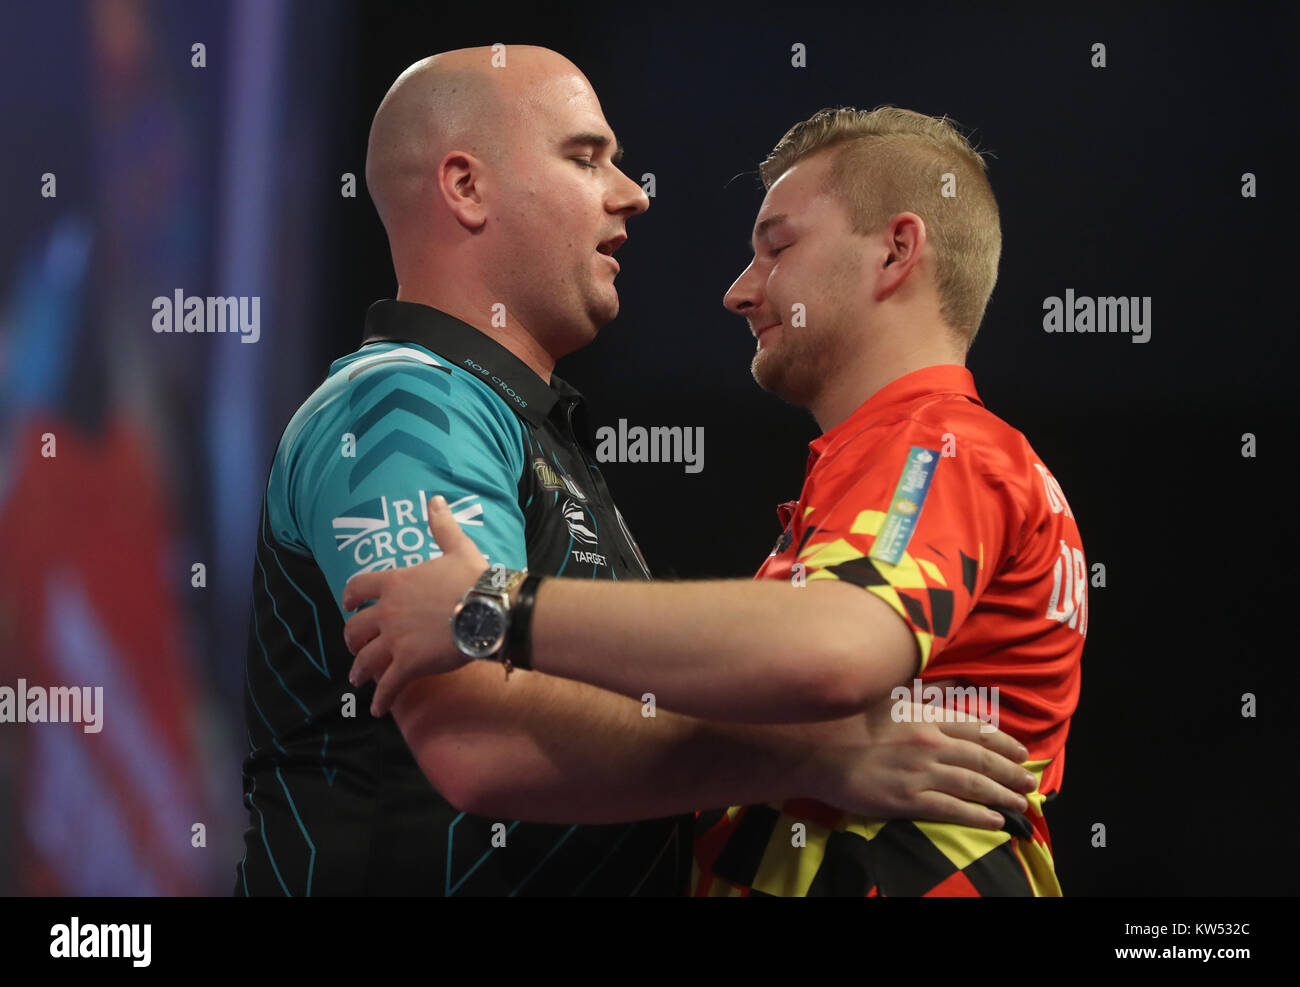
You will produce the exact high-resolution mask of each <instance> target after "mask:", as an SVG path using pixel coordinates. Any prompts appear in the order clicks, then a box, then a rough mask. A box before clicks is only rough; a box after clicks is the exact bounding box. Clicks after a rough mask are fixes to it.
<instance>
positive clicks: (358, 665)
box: [348, 637, 393, 687]
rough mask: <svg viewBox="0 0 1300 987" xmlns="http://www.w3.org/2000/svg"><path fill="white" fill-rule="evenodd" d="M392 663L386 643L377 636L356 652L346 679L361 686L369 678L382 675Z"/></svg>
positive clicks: (354, 684)
mask: <svg viewBox="0 0 1300 987" xmlns="http://www.w3.org/2000/svg"><path fill="white" fill-rule="evenodd" d="M392 663H393V656H392V653H391V652H390V651H389V648H388V643H387V642H386V641H385V640H384V639H383V638H382V637H377V638H375V639H374V640H372V641H371V642H370V643H369V644H367V645H366V646H365V647H364V648H362V649H361V651H360V652H359V653H358V654H357V658H356V661H354V662H353V663H352V668H351V670H350V671H349V672H348V681H349V682H351V683H352V685H353V686H356V687H360V686H363V685H365V684H366V683H367V682H369V681H370V680H371V679H373V678H376V677H377V676H380V675H383V674H384V672H385V671H386V670H387V669H388V666H389V665H391V664H392Z"/></svg>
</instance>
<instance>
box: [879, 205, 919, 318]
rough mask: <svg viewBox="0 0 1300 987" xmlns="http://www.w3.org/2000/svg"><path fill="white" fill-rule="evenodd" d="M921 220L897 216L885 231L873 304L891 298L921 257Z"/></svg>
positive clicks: (906, 214)
mask: <svg viewBox="0 0 1300 987" xmlns="http://www.w3.org/2000/svg"><path fill="white" fill-rule="evenodd" d="M926 240H927V236H926V230H925V220H923V219H922V218H921V217H920V216H918V215H917V214H916V213H914V212H900V213H899V214H898V215H897V216H895V217H894V218H893V219H891V220H890V221H889V226H888V227H887V228H886V229H885V241H886V243H885V246H886V251H887V252H886V255H885V261H884V264H883V266H882V268H881V272H880V278H879V280H878V281H877V282H876V300H877V301H879V300H880V299H882V298H885V297H887V296H888V295H890V294H892V293H893V292H894V290H895V289H897V288H898V286H899V285H900V284H902V283H903V281H904V280H905V279H906V278H907V276H908V275H909V274H911V273H912V270H913V269H914V268H915V267H916V265H917V264H919V263H920V262H921V255H922V254H923V253H925V244H926Z"/></svg>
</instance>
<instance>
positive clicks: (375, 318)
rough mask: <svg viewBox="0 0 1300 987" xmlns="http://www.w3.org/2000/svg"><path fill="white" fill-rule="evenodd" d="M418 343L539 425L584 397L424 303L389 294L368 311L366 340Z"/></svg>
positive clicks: (463, 323) (465, 323)
mask: <svg viewBox="0 0 1300 987" xmlns="http://www.w3.org/2000/svg"><path fill="white" fill-rule="evenodd" d="M379 342H394V343H417V344H419V345H420V346H423V347H424V348H425V349H427V350H429V351H431V352H433V353H436V354H438V355H439V356H441V357H444V358H446V359H448V360H451V361H452V362H454V363H456V364H458V365H459V366H461V367H463V368H464V369H466V370H469V371H470V372H472V373H475V374H477V375H478V377H479V379H480V380H481V381H483V383H485V384H487V385H488V386H489V387H491V388H492V389H493V390H495V391H496V392H497V393H498V394H500V395H501V399H502V400H503V401H505V403H506V404H508V405H509V406H510V407H511V408H512V409H514V411H515V412H516V413H517V414H519V415H520V416H522V417H523V418H525V419H527V420H528V421H529V422H531V423H532V424H533V425H534V426H535V427H540V426H541V425H542V423H543V422H545V421H546V419H547V418H548V417H549V416H550V414H551V409H552V408H554V407H555V405H556V403H557V402H558V401H559V400H560V399H561V398H565V399H568V400H573V399H576V400H577V401H578V402H581V401H582V395H581V394H579V393H578V391H577V390H575V389H574V388H573V387H571V386H570V385H569V384H567V383H565V382H564V381H563V380H561V379H560V378H559V377H556V376H555V375H554V374H552V375H551V383H550V385H549V386H547V384H546V382H545V381H544V380H542V378H540V377H538V376H537V374H535V373H534V372H533V371H532V370H531V369H530V368H529V366H528V364H526V363H524V361H523V360H521V359H519V357H517V356H515V355H514V354H513V353H511V352H510V351H509V350H508V349H506V348H505V347H504V346H502V345H501V344H500V343H498V342H497V341H496V340H495V339H492V338H491V337H490V336H488V335H487V334H486V333H484V332H481V331H480V330H478V329H475V328H474V327H473V326H471V325H470V324H469V323H467V322H462V321H461V320H460V319H457V318H456V317H455V316H451V315H448V314H447V313H446V312H443V311H440V310H439V309H436V308H432V307H430V306H428V305H421V304H419V303H418V302H399V301H397V300H396V299H393V298H385V299H383V300H382V301H378V302H375V303H374V304H373V305H371V306H370V309H369V311H367V312H366V335H365V339H364V341H363V345H364V344H365V343H379Z"/></svg>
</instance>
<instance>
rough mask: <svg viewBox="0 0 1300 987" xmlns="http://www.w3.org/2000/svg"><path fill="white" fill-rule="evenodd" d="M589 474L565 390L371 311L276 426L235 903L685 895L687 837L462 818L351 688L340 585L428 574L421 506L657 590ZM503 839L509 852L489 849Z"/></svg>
mask: <svg viewBox="0 0 1300 987" xmlns="http://www.w3.org/2000/svg"><path fill="white" fill-rule="evenodd" d="M594 458H595V457H594V454H593V452H592V440H591V431H590V426H589V424H588V422H587V420H586V416H585V410H584V403H583V399H582V396H581V395H580V394H579V393H578V392H577V391H576V390H574V389H573V388H572V387H570V386H569V385H568V384H566V383H565V382H564V381H562V380H560V379H559V378H558V377H552V378H551V382H550V384H549V385H548V384H547V383H546V382H544V381H543V380H541V378H539V377H538V376H537V375H536V374H535V373H533V372H532V371H531V370H530V369H529V368H528V367H527V366H526V365H525V364H524V363H523V362H522V361H521V360H519V359H518V358H516V357H515V356H514V355H513V354H511V353H510V352H509V351H507V350H506V349H505V348H504V347H502V346H500V345H499V344H497V343H496V342H495V341H493V340H492V339H490V338H489V337H488V336H486V335H485V334H483V333H481V332H479V331H478V330H477V329H474V328H473V327H472V326H469V325H467V324H465V323H463V322H461V321H460V320H458V319H455V318H453V317H451V316H449V315H447V314H445V313H443V312H440V311H438V310H436V309H433V308H429V307H428V306H424V305H417V304H414V303H410V302H399V301H393V300H386V301H381V302H377V303H375V304H374V305H373V306H371V308H370V311H369V312H368V313H367V316H366V339H365V342H364V344H363V345H362V346H361V348H360V349H359V350H357V351H356V352H355V353H352V354H350V355H348V356H345V357H343V358H342V359H340V360H337V361H335V362H334V364H333V365H332V366H331V367H330V370H329V374H328V376H327V377H326V379H325V381H324V383H322V384H321V385H320V387H318V388H317V389H316V391H315V393H313V394H312V395H311V396H310V397H309V398H308V399H307V401H306V402H305V403H304V404H303V406H302V407H301V408H299V410H298V412H297V414H295V415H294V417H293V419H292V420H291V421H290V422H289V425H288V427H287V428H286V429H285V432H284V436H283V438H281V440H280V445H279V448H278V450H277V452H276V456H275V461H274V463H273V465H272V468H271V475H270V480H269V482H268V483H267V489H266V497H265V500H264V502H263V505H262V511H261V520H260V530H259V532H258V539H257V557H256V561H255V564H254V567H253V613H252V621H251V627H250V631H249V644H248V654H247V658H246V679H247V692H246V702H245V707H246V715H247V723H248V744H249V748H248V756H247V759H246V760H245V762H244V804H245V806H246V807H247V809H248V812H249V823H250V825H249V828H248V830H247V831H246V832H245V835H244V844H245V853H244V858H243V860H241V861H240V863H239V865H238V868H237V874H236V880H235V894H236V895H310V894H316V895H321V894H335V895H337V894H343V895H365V894H418V895H515V894H521V895H532V894H539V895H571V894H596V895H631V894H642V895H645V894H652V895H673V894H682V893H684V890H685V886H686V881H687V875H688V874H689V867H690V850H691V845H690V839H691V828H690V820H689V818H685V819H682V818H678V819H663V820H654V821H648V822H640V823H633V824H630V825H617V826H555V825H545V824H537V823H525V822H517V821H512V820H498V819H485V818H479V817H475V816H471V815H467V814H466V813H463V812H460V811H458V810H457V809H455V808H454V807H453V806H452V805H451V804H450V803H448V802H447V800H446V799H444V798H443V797H442V796H441V795H439V794H438V792H437V791H436V790H435V789H434V788H433V786H432V785H431V784H430V783H429V781H428V779H427V778H426V777H425V776H424V774H423V773H422V772H421V771H420V769H419V767H418V766H417V765H416V763H415V760H414V758H413V756H412V755H411V752H410V750H409V748H408V747H407V746H406V743H405V742H404V741H403V739H402V736H401V734H400V732H399V731H398V728H397V726H396V724H395V723H394V722H393V720H392V718H391V717H382V718H380V719H375V718H372V717H371V716H370V714H369V705H370V695H371V693H372V691H373V686H372V685H371V686H367V687H366V688H365V689H362V690H353V689H352V687H351V686H350V685H349V683H348V681H347V673H348V670H349V668H350V667H351V665H352V656H351V655H350V654H349V653H348V650H347V648H346V646H345V645H344V642H343V621H344V613H343V610H342V605H341V603H340V598H341V596H342V593H343V586H344V584H345V583H346V582H347V581H348V579H349V578H350V577H351V576H353V575H354V574H356V573H358V572H370V571H374V570H378V569H394V568H398V567H401V566H410V565H417V564H419V563H420V562H423V561H425V560H426V559H430V558H436V557H437V556H438V555H439V554H441V553H440V551H439V549H438V547H437V545H435V544H434V543H433V540H432V538H431V536H430V533H429V526H428V517H427V513H426V511H427V507H426V505H427V503H428V500H429V498H430V497H432V496H433V495H434V494H442V495H443V496H444V497H446V498H447V502H448V503H449V504H450V506H451V509H452V511H453V512H454V513H455V515H456V518H457V520H458V521H459V522H460V525H461V527H462V528H463V529H464V530H465V531H466V533H468V534H469V535H470V537H471V538H473V539H474V541H475V543H476V544H477V546H478V548H479V549H480V551H482V552H483V553H484V554H485V555H486V556H487V557H488V561H489V562H493V563H496V562H500V563H502V564H504V565H506V566H508V567H510V568H514V569H520V568H523V567H524V566H525V565H526V566H527V567H528V569H529V570H530V571H532V572H536V573H542V574H548V575H562V576H566V577H572V578H580V579H614V580H622V579H637V580H645V579H649V578H650V574H649V571H648V570H647V568H646V565H645V562H644V560H643V559H642V557H641V553H640V550H639V549H638V548H637V546H636V543H635V541H634V540H633V538H632V536H631V534H630V532H629V531H628V529H627V526H626V524H625V523H624V521H623V517H622V515H621V514H620V513H619V511H618V508H617V507H615V505H614V501H613V498H612V497H611V495H610V492H609V488H608V487H607V486H606V483H605V480H604V478H603V477H602V476H601V473H600V470H599V468H598V467H597V466H596V464H595V462H594ZM349 693H355V702H354V703H351V704H349V703H348V702H347V701H346V697H347V695H348V694H349ZM348 714H351V715H348ZM593 797H596V798H598V797H599V793H593ZM495 823H504V824H505V833H506V838H505V843H506V845H505V846H504V847H494V846H493V835H494V830H493V824H495ZM500 831H501V829H500V827H497V829H496V832H497V833H499V832H500ZM496 842H497V843H500V842H501V840H500V839H499V838H498V839H497V840H496Z"/></svg>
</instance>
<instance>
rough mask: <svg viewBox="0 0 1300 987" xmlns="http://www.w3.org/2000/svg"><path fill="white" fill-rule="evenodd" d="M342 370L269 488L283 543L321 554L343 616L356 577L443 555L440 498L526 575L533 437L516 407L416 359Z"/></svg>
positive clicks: (488, 547) (496, 554)
mask: <svg viewBox="0 0 1300 987" xmlns="http://www.w3.org/2000/svg"><path fill="white" fill-rule="evenodd" d="M340 373H341V374H342V375H346V377H347V378H348V379H346V381H345V382H344V383H341V384H340V386H339V387H338V388H337V389H336V390H334V391H333V392H331V393H330V394H329V396H328V398H327V399H326V401H325V404H324V406H323V407H322V409H321V410H320V411H319V412H318V413H317V414H315V415H313V416H312V417H311V418H310V420H309V421H308V422H307V423H306V424H305V425H304V427H303V428H302V430H301V432H300V433H299V434H298V435H297V436H296V438H295V439H294V440H293V441H292V442H290V443H288V448H287V449H285V448H282V450H281V454H280V455H279V456H277V460H276V465H275V467H274V468H273V470H272V476H271V485H270V487H269V488H268V511H269V514H270V522H271V525H272V530H273V531H274V532H275V533H276V537H277V538H278V539H279V540H281V541H282V542H283V543H285V544H287V545H289V546H290V547H293V548H295V549H297V550H299V551H304V552H307V553H310V554H311V555H312V556H313V558H314V559H315V561H316V564H317V565H318V566H319V567H320V569H321V571H322V572H323V573H324V575H325V578H326V581H327V582H328V583H329V588H330V591H331V593H332V594H333V596H334V602H335V604H336V605H338V606H339V609H340V610H342V602H341V600H342V594H343V587H344V585H345V584H346V583H347V581H348V580H349V579H350V578H351V577H352V576H354V575H355V574H357V573H361V572H374V571H377V570H382V569H396V568H399V567H405V566H411V565H418V564H419V563H421V562H424V561H426V560H428V559H433V558H437V557H438V556H439V555H441V554H442V551H441V549H439V548H438V546H437V544H436V543H435V542H434V541H433V537H432V535H431V534H430V531H429V518H428V501H429V498H430V497H433V496H434V495H435V494H442V495H443V496H444V497H445V498H446V499H447V503H448V504H449V505H450V507H451V510H452V513H453V514H454V515H455V517H456V520H457V521H458V522H459V523H460V526H461V528H462V529H463V530H464V531H465V533H466V534H467V535H469V537H470V538H471V539H472V540H473V541H474V543H475V545H477V547H478V549H479V551H481V552H482V553H483V554H484V556H486V557H487V559H488V560H489V561H490V562H493V563H497V562H499V563H502V564H504V565H506V566H507V567H509V568H512V569H522V568H524V566H525V565H526V564H527V550H526V547H525V539H524V517H523V512H522V510H521V509H520V506H519V478H520V476H521V474H522V471H523V464H524V452H523V434H522V427H521V425H520V424H519V422H518V420H517V419H516V418H515V417H514V416H513V415H512V414H511V413H510V412H509V410H508V409H505V408H503V407H500V401H499V400H498V399H497V398H496V397H495V396H494V395H491V394H490V393H488V394H485V393H482V392H481V385H478V384H477V382H472V381H469V380H467V379H465V378H464V377H461V376H459V375H458V374H456V373H455V372H454V371H451V370H450V368H444V367H437V366H428V365H425V364H422V363H420V362H418V361H416V360H402V359H393V360H389V361H384V362H381V363H379V364H378V365H376V366H373V367H369V368H365V369H362V370H360V371H359V372H353V373H351V374H350V373H349V368H344V370H343V371H341V372H340Z"/></svg>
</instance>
